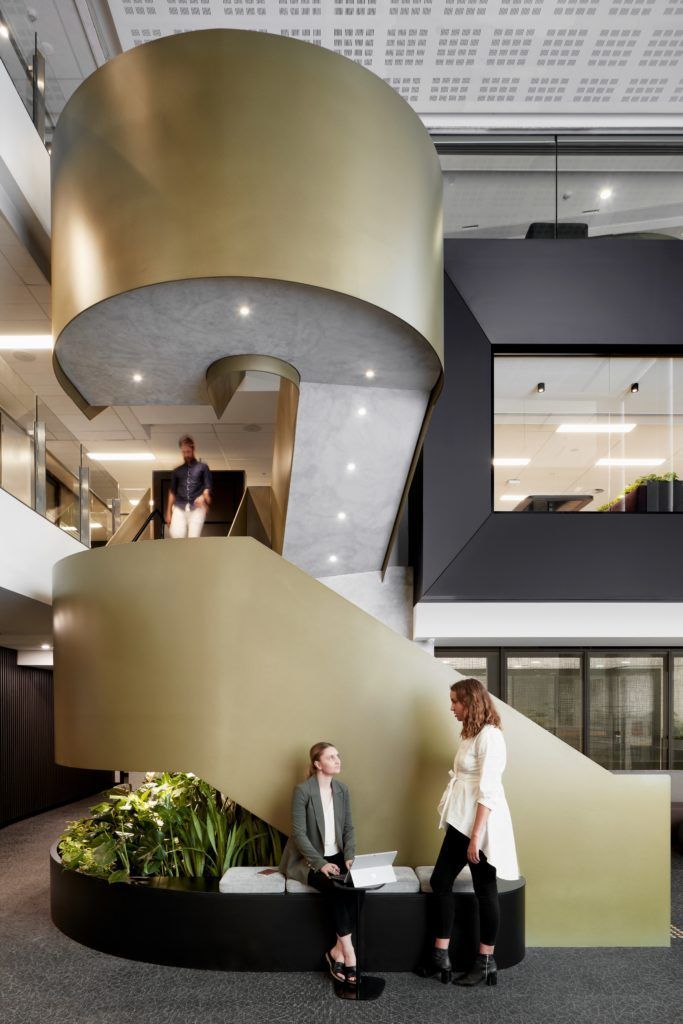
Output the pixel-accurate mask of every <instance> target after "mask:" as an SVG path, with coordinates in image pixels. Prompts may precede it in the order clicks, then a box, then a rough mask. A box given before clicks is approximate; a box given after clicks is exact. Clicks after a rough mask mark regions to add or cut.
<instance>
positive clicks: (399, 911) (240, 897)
mask: <svg viewBox="0 0 683 1024" xmlns="http://www.w3.org/2000/svg"><path fill="white" fill-rule="evenodd" d="M232 870H236V869H232ZM237 870H241V871H246V872H249V873H251V875H252V878H253V875H254V873H258V872H259V871H262V870H263V869H259V868H256V869H237ZM405 870H406V871H410V869H405ZM427 870H429V871H430V873H431V869H427ZM233 877H235V878H236V877H237V876H233ZM242 877H243V882H244V883H246V878H247V875H244V876H242ZM403 877H404V879H405V878H407V877H408V876H407V875H405V876H403ZM260 883H261V885H262V888H259V889H258V891H256V892H254V891H246V890H245V888H242V889H241V890H240V891H236V890H234V889H233V891H231V892H229V893H222V892H220V891H219V883H218V882H217V881H206V880H204V879H184V878H154V879H150V880H149V881H148V882H146V883H143V884H132V885H109V884H108V882H106V881H104V880H103V879H101V878H94V877H92V876H91V875H82V874H79V873H78V872H77V871H66V870H64V868H62V865H61V861H60V858H59V855H58V853H57V849H56V844H55V846H53V847H52V849H51V851H50V908H51V914H52V920H53V922H54V924H55V925H56V926H57V927H58V928H59V929H60V930H61V931H62V932H64V934H65V935H68V936H69V937H70V938H72V939H75V940H76V941H77V942H81V943H83V944H84V945H86V946H90V947H91V948H93V949H98V950H100V951H101V952H103V953H111V954H113V955H115V956H122V957H127V958H128V959H130V960H142V961H146V962H148V963H159V964H167V965H171V966H177V967H199V968H205V969H209V970H223V971H316V970H321V969H322V967H323V963H322V956H323V951H324V950H325V949H326V948H329V947H330V946H331V944H332V936H331V934H330V925H329V920H328V916H327V913H326V906H325V901H324V900H323V899H321V898H320V895H319V894H318V893H317V892H315V891H312V892H306V891H303V892H298V893H297V892H292V891H289V892H286V891H285V879H284V878H283V876H282V875H280V874H279V873H272V874H267V875H262V876H261V877H260ZM411 884H413V883H411ZM456 884H460V885H461V888H460V889H459V890H457V891H456V894H455V899H456V914H457V926H456V935H455V937H454V940H453V943H452V945H451V957H452V959H453V963H454V965H455V966H456V968H460V969H465V968H466V967H468V966H469V964H470V963H471V962H472V960H473V958H474V955H475V953H476V950H477V942H478V918H477V905H476V898H475V896H474V893H473V892H472V891H471V884H470V891H467V890H466V886H465V885H464V883H456ZM271 887H272V888H271ZM306 888H308V887H306ZM387 888H388V887H387ZM499 889H500V895H501V930H500V935H499V940H498V944H497V946H496V960H497V962H498V964H499V966H500V967H511V966H513V965H514V964H516V963H519V962H520V960H522V959H523V957H524V952H525V950H524V880H523V879H520V880H519V881H517V882H503V881H501V882H500V883H499ZM431 898H432V897H431V895H430V894H429V893H425V892H418V891H412V892H399V891H394V892H391V891H382V890H378V891H377V892H374V893H372V894H368V899H367V900H366V902H365V909H364V918H363V932H364V938H365V941H364V946H365V948H364V950H363V951H362V963H363V965H364V968H366V969H367V970H369V971H383V972H390V971H410V970H412V969H413V968H414V967H415V965H416V964H417V962H418V961H419V959H420V956H421V954H422V951H423V948H424V945H425V943H426V941H427V937H428V919H429V905H430V901H431ZM283 935H287V936H288V941H287V942H283V941H282V936H283Z"/></svg>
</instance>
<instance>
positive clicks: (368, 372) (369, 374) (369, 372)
mask: <svg viewBox="0 0 683 1024" xmlns="http://www.w3.org/2000/svg"><path fill="white" fill-rule="evenodd" d="M365 376H366V377H367V378H368V380H373V378H374V376H375V371H374V370H366V371H365Z"/></svg>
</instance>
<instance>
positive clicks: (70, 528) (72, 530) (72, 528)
mask: <svg viewBox="0 0 683 1024" xmlns="http://www.w3.org/2000/svg"><path fill="white" fill-rule="evenodd" d="M59 529H60V530H66V532H67V533H78V530H77V529H76V527H75V526H64V524H63V523H61V524H60V527H59Z"/></svg>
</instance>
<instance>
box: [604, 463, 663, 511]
mask: <svg viewBox="0 0 683 1024" xmlns="http://www.w3.org/2000/svg"><path fill="white" fill-rule="evenodd" d="M672 480H678V474H677V473H659V474H657V473H649V474H648V475H647V476H639V477H638V478H637V480H634V481H633V483H632V484H629V485H628V487H625V488H624V490H623V491H622V492H621V494H618V495H617V497H616V498H612V500H611V501H608V502H607V504H606V505H600V507H599V508H596V510H595V511H596V512H608V511H609V510H610V509H611V508H612V507H613V506H614V505H618V504H619V502H621V501H623V500H624V498H625V497H626V495H627V494H630V493H631V491H635V490H637V489H638V488H639V487H641V486H642V485H643V484H648V483H655V482H656V483H662V484H663V483H669V482H671V481H672Z"/></svg>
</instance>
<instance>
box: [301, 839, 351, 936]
mask: <svg viewBox="0 0 683 1024" xmlns="http://www.w3.org/2000/svg"><path fill="white" fill-rule="evenodd" d="M325 860H326V861H327V863H328V864H336V865H337V867H338V868H339V870H340V871H341V873H342V874H346V864H345V863H344V856H343V854H341V853H335V855H334V857H325ZM308 884H309V885H312V886H313V888H314V889H317V890H318V892H321V893H322V894H323V896H324V897H325V899H326V900H327V904H328V906H329V908H330V914H331V916H332V919H333V921H334V930H335V932H336V933H337V935H349V933H350V932H351V929H352V927H353V914H354V909H355V906H356V901H355V896H354V894H353V890H352V889H345V888H343V887H342V886H340V885H335V883H334V882H333V881H332V880H331V879H330V878H328V877H327V875H324V874H323V873H322V871H309V872H308Z"/></svg>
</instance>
